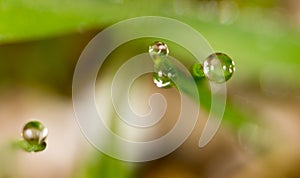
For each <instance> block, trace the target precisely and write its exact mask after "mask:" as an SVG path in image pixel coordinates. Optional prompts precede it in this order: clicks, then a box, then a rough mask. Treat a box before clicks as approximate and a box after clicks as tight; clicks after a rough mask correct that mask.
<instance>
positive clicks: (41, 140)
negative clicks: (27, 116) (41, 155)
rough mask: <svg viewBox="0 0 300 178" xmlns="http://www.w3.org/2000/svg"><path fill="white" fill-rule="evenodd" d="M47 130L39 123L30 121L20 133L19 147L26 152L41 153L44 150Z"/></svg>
mask: <svg viewBox="0 0 300 178" xmlns="http://www.w3.org/2000/svg"><path fill="white" fill-rule="evenodd" d="M47 136H48V129H47V128H46V127H45V126H44V125H43V124H42V123H41V122H39V121H30V122H28V123H26V124H25V126H24V127H23V131H22V137H23V139H24V140H22V141H21V142H20V143H19V144H20V146H21V147H22V148H23V149H24V150H25V151H28V152H32V151H33V152H37V151H42V150H44V149H45V148H46V145H47V144H46V142H45V140H46V138H47Z"/></svg>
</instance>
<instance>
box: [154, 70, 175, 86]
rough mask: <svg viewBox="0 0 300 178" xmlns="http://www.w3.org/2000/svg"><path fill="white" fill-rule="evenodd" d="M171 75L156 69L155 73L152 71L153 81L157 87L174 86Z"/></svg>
mask: <svg viewBox="0 0 300 178" xmlns="http://www.w3.org/2000/svg"><path fill="white" fill-rule="evenodd" d="M172 76H173V75H172V74H171V73H170V72H169V73H167V74H165V73H163V72H162V71H158V72H157V73H156V72H154V73H153V82H154V83H155V85H156V86H157V87H159V88H171V87H173V86H174V84H173V82H172V80H171V77H172Z"/></svg>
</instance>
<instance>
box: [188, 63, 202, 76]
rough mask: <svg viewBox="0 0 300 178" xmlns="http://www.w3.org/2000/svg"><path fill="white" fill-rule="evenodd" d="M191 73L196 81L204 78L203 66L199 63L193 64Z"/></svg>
mask: <svg viewBox="0 0 300 178" xmlns="http://www.w3.org/2000/svg"><path fill="white" fill-rule="evenodd" d="M191 72H192V75H193V76H194V77H195V78H196V79H201V78H204V77H205V75H204V72H203V66H202V65H201V64H200V63H195V64H193V65H192V67H191Z"/></svg>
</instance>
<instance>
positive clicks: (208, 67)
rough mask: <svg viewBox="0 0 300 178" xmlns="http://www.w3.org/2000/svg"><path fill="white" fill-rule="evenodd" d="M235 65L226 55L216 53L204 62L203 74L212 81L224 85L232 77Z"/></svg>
mask: <svg viewBox="0 0 300 178" xmlns="http://www.w3.org/2000/svg"><path fill="white" fill-rule="evenodd" d="M234 65H235V64H234V61H233V60H232V59H231V58H230V57H229V56H227V55H226V54H224V53H214V54H211V55H209V56H208V57H207V58H206V59H205V61H204V62H203V72H204V75H205V76H206V77H207V78H208V79H209V80H210V81H213V82H216V83H223V82H226V81H227V80H229V79H230V78H231V77H232V74H233V73H234V71H235V67H234Z"/></svg>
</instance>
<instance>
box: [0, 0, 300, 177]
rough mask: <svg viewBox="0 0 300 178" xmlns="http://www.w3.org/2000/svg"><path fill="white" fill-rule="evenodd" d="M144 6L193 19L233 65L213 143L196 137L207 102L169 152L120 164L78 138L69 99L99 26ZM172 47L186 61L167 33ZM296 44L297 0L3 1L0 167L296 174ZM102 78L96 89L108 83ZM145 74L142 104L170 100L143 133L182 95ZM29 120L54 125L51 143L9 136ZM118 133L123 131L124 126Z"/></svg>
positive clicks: (138, 47) (121, 56)
mask: <svg viewBox="0 0 300 178" xmlns="http://www.w3.org/2000/svg"><path fill="white" fill-rule="evenodd" d="M144 15H155V16H165V17H171V18H174V19H178V20H180V21H182V22H184V23H186V24H189V25H190V26H192V27H193V28H195V29H196V30H197V31H199V32H200V33H201V34H202V35H203V36H204V37H205V38H206V39H207V40H208V42H209V43H210V44H211V46H212V48H213V49H214V50H215V51H221V52H224V53H226V54H228V55H229V56H231V57H232V58H233V59H234V61H235V63H236V72H235V73H234V75H233V77H232V79H230V80H229V81H228V82H227V89H228V91H227V92H228V99H227V100H228V101H227V107H226V112H225V115H224V119H223V122H222V125H221V128H220V129H219V131H218V132H217V135H216V136H215V137H214V139H213V140H212V141H211V142H210V143H209V145H207V146H206V147H204V148H201V149H200V148H198V147H197V142H198V139H199V136H200V134H201V130H202V128H203V126H204V124H205V119H206V118H207V115H208V113H209V108H206V107H205V106H203V107H201V108H203V109H202V112H201V114H200V116H199V120H200V121H199V122H198V124H197V126H196V129H195V130H194V131H193V133H192V135H191V137H189V138H188V140H187V141H186V142H185V143H184V144H183V145H182V146H181V147H179V148H178V149H177V150H176V151H175V152H173V153H171V154H170V155H168V156H166V157H164V158H161V159H158V160H155V161H150V162H147V163H127V162H122V161H118V160H115V159H113V158H110V157H108V156H105V155H103V154H101V153H100V152H99V151H97V150H96V149H95V148H93V147H92V146H91V145H90V144H89V143H88V141H87V140H86V139H85V138H84V136H83V134H82V133H81V131H80V128H79V126H78V125H77V123H76V119H75V114H74V111H73V107H72V98H71V97H72V77H73V72H74V69H75V65H76V62H77V60H78V58H79V56H80V54H81V52H82V50H83V49H84V47H85V46H86V45H87V43H88V42H89V41H90V40H91V39H92V38H93V37H94V36H95V35H96V34H97V33H99V32H101V30H103V29H105V28H106V27H108V26H109V25H112V24H114V23H116V22H119V21H121V20H124V19H128V18H131V17H137V16H144ZM158 25H159V24H158ZM153 28H159V26H155V27H153ZM172 30H175V29H170V31H172ZM151 41H153V39H140V40H135V41H132V42H128V44H124V45H122V46H121V47H119V48H118V49H117V50H115V51H114V52H113V54H111V55H110V57H109V58H110V59H111V61H113V62H107V63H106V64H105V65H104V68H103V70H102V72H103V74H105V75H104V76H105V77H106V78H107V79H110V78H111V77H112V76H113V74H114V71H115V69H116V68H117V67H116V66H119V65H121V63H122V62H123V61H125V60H126V59H129V58H130V56H134V55H137V54H140V53H143V52H146V51H147V48H148V45H149V43H150V42H151ZM172 49H173V50H172ZM170 50H171V53H172V52H173V54H172V55H174V56H176V58H178V59H182V61H183V62H184V63H185V64H186V65H187V66H188V65H190V64H191V62H190V60H193V59H192V57H191V56H190V54H188V53H187V52H186V50H184V49H183V48H182V47H180V46H178V45H177V46H176V44H170ZM199 50H201V49H199ZM299 51H300V1H298V0H263V1H258V0H252V1H241V0H215V1H214V0H188V1H184V0H169V1H157V0H152V1H146V0H131V1H129V0H102V1H101V0H72V1H70V0H51V1H50V0H43V1H42V0H0V121H1V124H0V131H1V132H0V177H1V178H40V177H44V178H53V177H57V178H69V177H72V178H73V177H78V178H85V177H87V178H94V177H101V178H102V177H103V178H115V177H118V178H131V177H133V178H134V177H138V178H148V177H151V178H168V177H172V178H199V177H203V178H215V177H224V178H225V177H226V178H227V177H228V178H233V177H235V178H236V177H241V178H247V177H257V178H259V177H262V178H265V177H273V178H276V177H278V178H282V177H285V178H296V177H300V171H299V169H300V142H299V138H300V111H299V107H300V90H299V89H300V77H299V76H300V53H299ZM99 81H100V82H101V85H100V84H99V85H100V87H99V90H97V92H100V93H101V86H102V85H106V84H105V83H103V81H105V80H104V79H99ZM151 81H152V80H151V75H149V76H143V78H142V79H141V80H139V81H137V83H136V84H135V85H134V86H133V88H132V92H131V93H133V94H132V101H133V103H136V105H137V106H138V105H141V103H144V104H147V102H145V101H144V100H146V99H147V97H146V96H148V95H150V94H151V93H153V92H160V93H163V94H164V95H165V96H166V99H167V100H168V103H170V104H168V110H167V113H166V115H165V117H164V121H163V122H162V123H160V125H159V127H157V128H153V129H152V130H150V131H149V133H150V132H151V134H152V135H151V134H150V135H146V136H145V137H143V138H140V137H138V138H137V139H140V140H144V139H149V138H154V137H158V136H161V134H164V133H166V132H167V131H168V130H169V129H170V128H171V127H172V124H174V123H175V122H176V120H174V119H173V118H176V116H177V115H176V114H178V113H177V111H178V107H179V106H180V105H178V93H177V91H176V90H175V89H158V88H156V87H155V86H154V84H153V83H152V82H151ZM205 87H206V85H203V86H201V87H200V88H205ZM141 91H143V92H141ZM145 93H146V95H145ZM99 100H101V97H100V98H99ZM100 102H101V101H100ZM208 103H209V102H208ZM204 104H205V103H204ZM141 110H144V108H142V109H141ZM31 119H38V120H40V121H41V122H42V123H43V124H44V125H45V126H46V127H47V128H48V129H49V136H48V138H47V143H48V147H47V149H46V150H45V151H43V152H40V153H27V152H25V151H23V150H18V149H15V148H12V147H11V145H12V143H13V142H15V141H16V140H18V139H21V136H20V133H21V131H22V127H23V126H24V124H25V123H26V122H28V121H29V120H31ZM116 132H120V133H121V132H125V135H126V130H125V131H124V129H123V130H122V131H118V130H117V131H116ZM149 133H148V132H147V133H145V134H149ZM133 138H136V137H135V136H133Z"/></svg>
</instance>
